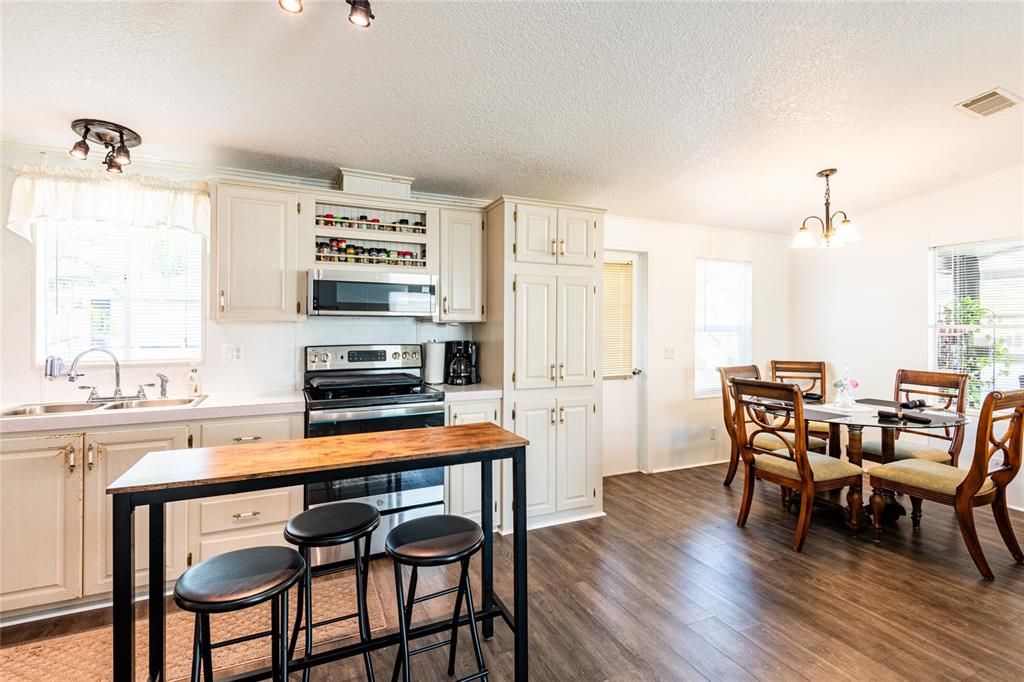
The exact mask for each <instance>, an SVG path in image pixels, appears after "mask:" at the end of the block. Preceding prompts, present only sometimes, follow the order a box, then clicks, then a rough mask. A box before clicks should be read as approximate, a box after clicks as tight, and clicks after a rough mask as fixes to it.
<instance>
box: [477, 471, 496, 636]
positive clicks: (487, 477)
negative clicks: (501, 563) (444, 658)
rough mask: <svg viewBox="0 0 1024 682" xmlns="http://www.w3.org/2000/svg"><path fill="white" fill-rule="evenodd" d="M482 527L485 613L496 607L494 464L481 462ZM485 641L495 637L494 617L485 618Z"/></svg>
mask: <svg viewBox="0 0 1024 682" xmlns="http://www.w3.org/2000/svg"><path fill="white" fill-rule="evenodd" d="M480 491H481V492H480V502H481V506H480V527H481V528H483V531H484V546H483V551H482V553H481V560H480V561H481V566H480V580H481V583H482V584H483V609H484V612H485V613H486V611H487V610H488V609H490V608H491V607H492V606H494V464H493V463H492V462H480ZM483 630H484V639H490V638H491V637H493V636H494V616H490V617H488V618H484V628H483Z"/></svg>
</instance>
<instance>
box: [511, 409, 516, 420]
mask: <svg viewBox="0 0 1024 682" xmlns="http://www.w3.org/2000/svg"><path fill="white" fill-rule="evenodd" d="M515 419H516V409H515V408H514V407H513V408H512V421H515Z"/></svg>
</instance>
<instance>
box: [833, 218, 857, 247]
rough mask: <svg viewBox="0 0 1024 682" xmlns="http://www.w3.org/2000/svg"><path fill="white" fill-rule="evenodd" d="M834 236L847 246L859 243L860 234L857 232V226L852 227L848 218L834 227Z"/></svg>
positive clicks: (851, 222)
mask: <svg viewBox="0 0 1024 682" xmlns="http://www.w3.org/2000/svg"><path fill="white" fill-rule="evenodd" d="M836 236H837V237H839V239H840V240H841V241H842V242H843V243H844V244H849V243H850V242H859V241H860V233H859V232H857V226H856V225H854V224H853V221H852V220H850V219H849V218H846V219H845V220H843V221H842V222H841V223H839V225H838V226H837V227H836Z"/></svg>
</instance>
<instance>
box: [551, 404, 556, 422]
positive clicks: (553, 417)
mask: <svg viewBox="0 0 1024 682" xmlns="http://www.w3.org/2000/svg"><path fill="white" fill-rule="evenodd" d="M551 423H552V424H554V423H555V408H553V407H552V408H551Z"/></svg>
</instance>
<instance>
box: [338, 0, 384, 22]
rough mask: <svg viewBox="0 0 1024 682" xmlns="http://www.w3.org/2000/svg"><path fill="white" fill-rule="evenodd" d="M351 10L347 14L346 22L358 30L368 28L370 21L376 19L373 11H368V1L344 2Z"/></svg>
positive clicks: (352, 0) (353, 0)
mask: <svg viewBox="0 0 1024 682" xmlns="http://www.w3.org/2000/svg"><path fill="white" fill-rule="evenodd" d="M345 2H347V3H348V4H349V5H351V6H352V9H350V10H349V12H348V20H349V22H350V23H351V24H353V25H354V26H358V27H359V28H370V21H371V20H373V19H376V18H377V17H375V16H373V10H371V9H370V2H369V0H345Z"/></svg>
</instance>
